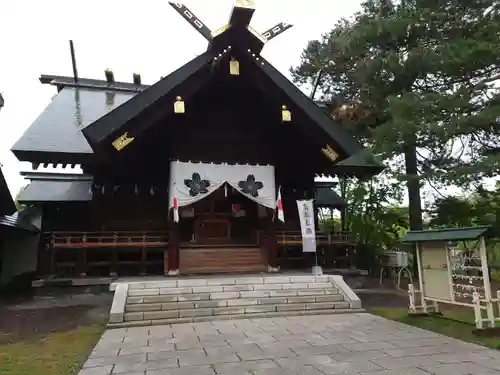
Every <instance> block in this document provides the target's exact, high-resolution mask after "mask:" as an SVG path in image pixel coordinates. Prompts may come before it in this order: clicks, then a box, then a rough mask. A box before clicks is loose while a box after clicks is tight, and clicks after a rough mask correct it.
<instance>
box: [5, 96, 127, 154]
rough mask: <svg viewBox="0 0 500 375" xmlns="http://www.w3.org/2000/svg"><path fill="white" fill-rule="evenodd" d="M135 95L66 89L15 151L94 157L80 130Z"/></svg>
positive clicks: (36, 122)
mask: <svg viewBox="0 0 500 375" xmlns="http://www.w3.org/2000/svg"><path fill="white" fill-rule="evenodd" d="M135 94H136V93H135V92H118V91H105V90H97V89H87V88H76V87H65V88H64V89H62V90H61V92H60V93H59V94H57V95H56V96H55V97H54V98H53V99H52V101H51V102H50V104H49V105H48V106H47V108H45V110H44V111H43V112H42V114H41V115H40V116H38V118H37V119H36V120H35V121H34V122H33V124H31V126H30V127H29V128H28V129H27V130H26V132H25V133H24V134H23V135H22V136H21V138H20V139H19V140H18V141H17V142H16V144H14V146H13V147H12V151H13V152H14V153H15V151H39V152H40V151H41V152H60V153H75V154H92V153H93V151H92V149H91V148H90V146H89V144H88V143H87V140H86V139H85V137H84V136H83V134H82V132H81V129H82V128H84V127H85V126H87V125H88V124H90V123H93V122H94V121H96V120H97V119H99V118H101V117H102V116H104V115H106V114H107V113H108V112H110V111H111V110H113V109H114V108H116V107H118V106H120V105H121V104H123V103H125V102H126V101H128V100H129V99H130V98H132V97H133V96H134V95H135Z"/></svg>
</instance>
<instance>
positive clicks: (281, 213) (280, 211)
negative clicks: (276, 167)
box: [276, 186, 285, 223]
mask: <svg viewBox="0 0 500 375" xmlns="http://www.w3.org/2000/svg"><path fill="white" fill-rule="evenodd" d="M276 207H278V220H280V221H282V222H283V223H284V222H285V212H284V211H283V201H282V200H281V186H280V187H279V188H278V199H277V201H276Z"/></svg>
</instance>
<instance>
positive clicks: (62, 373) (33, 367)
mask: <svg viewBox="0 0 500 375" xmlns="http://www.w3.org/2000/svg"><path fill="white" fill-rule="evenodd" d="M104 329H105V325H104V324H101V325H99V324H96V325H91V326H86V327H79V328H76V329H73V330H70V331H67V332H58V333H51V334H48V335H45V336H42V337H38V338H36V339H32V340H28V341H24V342H15V343H12V344H6V345H0V374H5V375H73V374H76V372H77V371H78V369H79V367H80V365H81V364H82V362H83V361H84V360H85V359H86V357H87V356H88V355H89V353H90V352H91V350H92V348H93V347H94V345H95V344H96V343H97V341H98V340H99V337H100V336H101V334H102V333H103V331H104Z"/></svg>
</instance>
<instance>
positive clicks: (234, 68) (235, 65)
mask: <svg viewBox="0 0 500 375" xmlns="http://www.w3.org/2000/svg"><path fill="white" fill-rule="evenodd" d="M229 74H231V75H232V76H239V75H240V62H239V61H238V60H236V59H235V58H233V57H231V61H229Z"/></svg>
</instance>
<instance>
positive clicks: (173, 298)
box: [126, 285, 339, 304]
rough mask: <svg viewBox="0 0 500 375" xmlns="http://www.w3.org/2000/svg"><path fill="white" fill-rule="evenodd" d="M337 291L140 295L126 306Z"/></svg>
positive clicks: (336, 290)
mask: <svg viewBox="0 0 500 375" xmlns="http://www.w3.org/2000/svg"><path fill="white" fill-rule="evenodd" d="M337 294H339V291H338V289H337V288H334V287H333V285H330V287H329V288H325V289H316V288H309V289H277V290H248V291H241V292H214V293H189V292H186V293H180V292H179V294H161V295H142V296H133V297H127V300H126V302H127V304H138V303H141V304H143V303H171V302H185V301H214V300H232V299H247V298H253V299H258V298H270V297H306V296H324V295H337Z"/></svg>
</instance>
